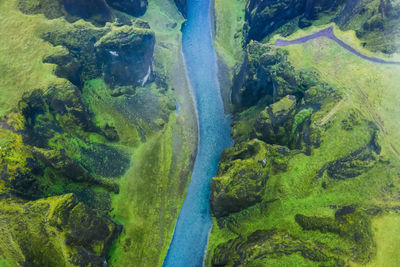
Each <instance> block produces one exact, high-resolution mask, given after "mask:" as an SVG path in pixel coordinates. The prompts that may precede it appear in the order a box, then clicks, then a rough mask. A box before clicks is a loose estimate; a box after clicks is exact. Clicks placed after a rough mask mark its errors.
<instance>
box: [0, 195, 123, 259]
mask: <svg viewBox="0 0 400 267" xmlns="http://www.w3.org/2000/svg"><path fill="white" fill-rule="evenodd" d="M0 205H1V212H0V218H1V219H0V223H1V224H2V229H3V231H1V233H0V235H1V239H2V241H1V242H2V246H0V252H1V253H0V254H1V255H2V256H3V257H4V258H5V259H7V260H8V261H10V262H13V263H14V264H15V265H24V264H33V266H60V265H63V266H64V265H65V266H102V264H103V263H104V261H105V258H104V257H105V254H106V252H107V251H108V249H109V247H110V245H111V243H112V242H113V241H114V239H115V238H116V236H117V235H118V233H119V232H120V231H121V226H119V225H117V224H115V223H114V222H112V221H111V219H110V218H108V217H107V216H105V215H104V214H101V213H99V212H97V211H95V210H93V209H90V208H88V207H87V206H85V205H83V204H82V203H80V202H78V201H77V199H76V198H75V197H74V196H73V195H72V194H67V195H63V196H57V197H51V198H46V199H40V200H36V201H31V202H21V201H18V200H14V199H2V200H1V201H0ZM4 223H5V224H6V225H7V227H5V225H4Z"/></svg>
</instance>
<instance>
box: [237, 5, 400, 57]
mask: <svg viewBox="0 0 400 267" xmlns="http://www.w3.org/2000/svg"><path fill="white" fill-rule="evenodd" d="M322 16H328V19H330V20H331V21H334V22H335V23H337V24H338V25H339V26H340V27H341V28H342V29H344V30H349V29H351V30H355V31H356V33H357V36H358V37H359V38H360V39H362V40H363V41H364V42H365V44H364V45H365V46H366V47H368V48H369V49H371V50H373V51H382V52H384V53H394V52H395V51H397V50H398V47H397V46H396V45H395V43H396V42H394V36H396V35H398V34H399V29H398V27H397V25H398V24H399V21H400V5H395V4H394V1H392V0H359V1H356V0H354V1H353V0H331V1H330V0H321V1H317V0H285V1H278V0H274V1H268V0H248V1H247V6H246V27H245V29H246V30H247V33H248V35H247V41H248V42H249V41H250V40H257V41H259V40H261V39H263V38H264V37H266V36H268V35H269V34H271V33H272V32H273V31H275V30H276V29H278V28H279V27H280V26H282V25H284V24H286V23H287V22H289V21H291V20H292V19H295V18H298V26H299V27H301V28H304V27H308V26H310V25H311V24H312V23H313V21H315V20H317V19H320V18H321V17H322ZM294 29H295V28H293V30H294ZM285 34H290V32H285Z"/></svg>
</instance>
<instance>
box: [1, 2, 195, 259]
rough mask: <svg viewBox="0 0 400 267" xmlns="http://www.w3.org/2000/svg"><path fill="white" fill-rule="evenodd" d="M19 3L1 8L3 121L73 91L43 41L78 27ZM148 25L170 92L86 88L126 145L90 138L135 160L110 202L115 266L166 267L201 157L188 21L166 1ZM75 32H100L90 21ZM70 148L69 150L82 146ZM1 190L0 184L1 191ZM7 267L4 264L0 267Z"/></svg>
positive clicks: (151, 12) (6, 138) (101, 118)
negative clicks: (51, 92)
mask: <svg viewBox="0 0 400 267" xmlns="http://www.w3.org/2000/svg"><path fill="white" fill-rule="evenodd" d="M17 2H18V1H17V0H11V1H6V2H5V1H0V8H1V10H0V22H1V23H2V28H1V29H0V36H1V38H0V76H1V77H2V79H1V80H0V107H1V108H0V118H1V117H3V116H6V115H7V114H8V113H9V112H10V111H11V110H12V109H14V108H15V107H16V106H17V104H18V101H19V100H20V99H21V96H22V95H23V93H24V92H29V91H32V90H34V89H37V88H42V89H44V90H46V89H47V88H48V87H49V86H50V85H65V83H67V81H66V80H65V79H60V78H58V77H56V76H55V75H54V74H53V72H54V69H55V65H52V64H44V63H43V59H44V58H45V57H46V56H48V55H51V54H54V53H55V52H57V51H58V50H60V49H61V48H60V47H53V46H52V45H51V44H49V43H47V42H45V41H43V40H42V39H41V38H40V35H41V34H42V33H44V32H47V31H52V30H54V29H56V30H58V31H62V30H64V29H68V27H72V24H69V23H67V22H66V21H64V20H63V19H55V20H47V19H46V18H45V17H44V16H43V15H29V16H28V15H24V14H23V13H21V12H20V11H19V10H18V7H17ZM142 19H144V20H146V21H148V22H149V24H150V26H151V28H152V30H154V31H155V33H156V42H157V43H156V46H155V55H154V58H155V61H154V69H155V71H156V72H157V74H158V75H159V76H160V78H161V79H164V81H165V82H166V84H167V85H168V89H164V88H160V87H158V86H157V85H156V83H151V84H149V85H147V86H146V87H143V88H142V87H140V88H137V89H136V92H135V95H134V96H120V97H112V96H111V95H110V90H109V88H107V86H106V85H105V84H104V81H103V79H101V78H99V79H95V80H90V81H86V83H85V86H84V88H83V89H82V98H83V101H84V103H85V104H86V106H87V107H88V109H89V110H90V112H91V113H92V114H93V116H94V122H95V123H96V125H98V126H99V127H101V128H104V126H105V125H106V124H109V125H110V126H114V127H115V128H116V130H117V131H118V134H119V137H120V141H119V142H118V143H111V142H108V141H106V140H105V138H104V137H102V136H100V135H97V134H88V135H85V137H86V138H87V139H88V141H90V142H93V143H106V144H108V145H112V146H116V147H118V148H121V149H122V150H124V151H128V152H130V153H131V154H130V155H132V157H131V166H130V169H129V170H128V171H127V172H126V174H125V175H124V176H123V177H121V178H120V179H119V183H120V188H121V191H120V194H118V195H114V196H113V198H112V208H113V212H112V216H113V217H114V218H115V220H116V221H118V222H120V223H121V224H123V226H124V231H123V233H122V234H121V236H120V237H119V239H118V240H117V241H116V242H115V244H114V246H113V249H112V251H111V253H110V254H109V255H108V257H109V263H110V265H111V266H129V265H131V264H132V263H135V264H137V265H138V266H161V265H162V261H163V259H164V257H165V255H166V253H167V250H168V246H169V243H170V240H171V238H172V233H173V229H174V225H175V221H176V219H177V215H178V211H179V210H180V206H181V205H182V203H183V199H184V195H185V191H186V186H187V184H188V181H189V177H190V171H191V166H192V163H193V162H192V161H193V156H194V155H195V150H196V140H197V130H196V127H197V121H196V118H195V111H194V108H193V102H192V97H191V95H190V92H189V87H188V84H187V81H186V75H185V69H184V66H183V59H182V56H181V32H180V23H182V22H183V21H184V19H183V18H182V16H181V15H180V14H179V13H178V11H177V9H176V7H175V4H174V3H173V1H162V0H151V1H149V7H148V10H147V12H146V14H145V15H144V16H143V17H142ZM76 24H85V26H86V24H88V25H87V26H88V27H94V26H92V25H90V24H89V23H87V22H84V21H77V22H76ZM106 27H112V25H111V26H110V25H108V26H106ZM173 99H175V100H177V101H178V102H179V103H180V107H181V108H180V112H179V114H175V112H174V110H173V104H172V100H173ZM171 106H172V107H171ZM60 138H62V137H60ZM14 139H15V136H14V134H12V133H11V132H10V131H8V130H5V129H3V128H0V147H1V146H5V145H9V144H11V143H12V142H13V141H15V140H14ZM18 140H19V139H18ZM71 140H72V141H71V143H70V145H71V147H69V149H70V150H73V149H75V148H76V147H75V146H80V144H79V143H73V142H74V140H73V138H71ZM20 143H22V141H21V142H20ZM2 153H3V151H2V149H1V148H0V155H1V154H2ZM11 156H12V155H11ZM0 160H1V158H0ZM16 160H18V158H17V159H16ZM3 189H5V188H4V184H3V182H2V181H1V182H0V191H3ZM51 190H53V191H54V192H56V193H62V191H63V190H64V189H63V188H61V187H60V186H59V185H56V186H54V188H51ZM53 191H52V192H53ZM10 257H11V256H10ZM7 258H8V257H7ZM6 264H8V263H7V261H5V260H2V259H1V257H0V266H2V265H6ZM12 265H14V264H12Z"/></svg>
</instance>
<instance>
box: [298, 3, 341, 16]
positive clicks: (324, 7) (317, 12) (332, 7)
mask: <svg viewBox="0 0 400 267" xmlns="http://www.w3.org/2000/svg"><path fill="white" fill-rule="evenodd" d="M344 2H345V0H307V3H306V8H305V12H304V17H305V18H306V19H309V20H316V19H318V18H319V17H320V16H321V14H323V13H326V12H330V11H336V10H337V8H338V7H339V6H340V5H342V4H343V3H344Z"/></svg>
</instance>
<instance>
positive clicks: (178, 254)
mask: <svg viewBox="0 0 400 267" xmlns="http://www.w3.org/2000/svg"><path fill="white" fill-rule="evenodd" d="M187 7H188V14H187V22H186V25H185V27H184V28H183V37H182V38H183V40H182V50H183V55H184V59H185V65H186V71H187V74H188V78H189V82H190V85H191V89H192V92H193V96H194V100H195V104H196V108H197V117H198V124H199V143H198V152H197V157H196V161H195V164H194V169H193V173H192V177H191V181H190V184H189V187H188V189H187V193H186V198H185V201H184V203H183V205H182V208H181V211H180V213H179V216H178V220H177V223H176V226H175V231H174V235H173V238H172V241H171V244H170V247H169V250H168V253H167V256H166V258H165V259H164V264H163V266H164V267H190V266H202V265H203V258H204V253H205V250H206V247H207V242H208V235H209V232H210V229H211V226H212V220H211V216H210V206H209V195H210V182H211V179H212V177H214V176H215V175H216V173H217V168H218V162H219V159H220V155H221V153H222V151H223V150H224V149H225V148H226V147H228V146H230V145H232V143H233V141H232V139H231V136H230V126H229V124H230V121H229V117H227V116H225V114H224V106H223V102H222V98H221V95H220V88H219V83H218V78H217V72H218V69H217V58H216V54H215V51H214V47H213V40H212V34H211V19H210V0H188V1H187Z"/></svg>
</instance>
